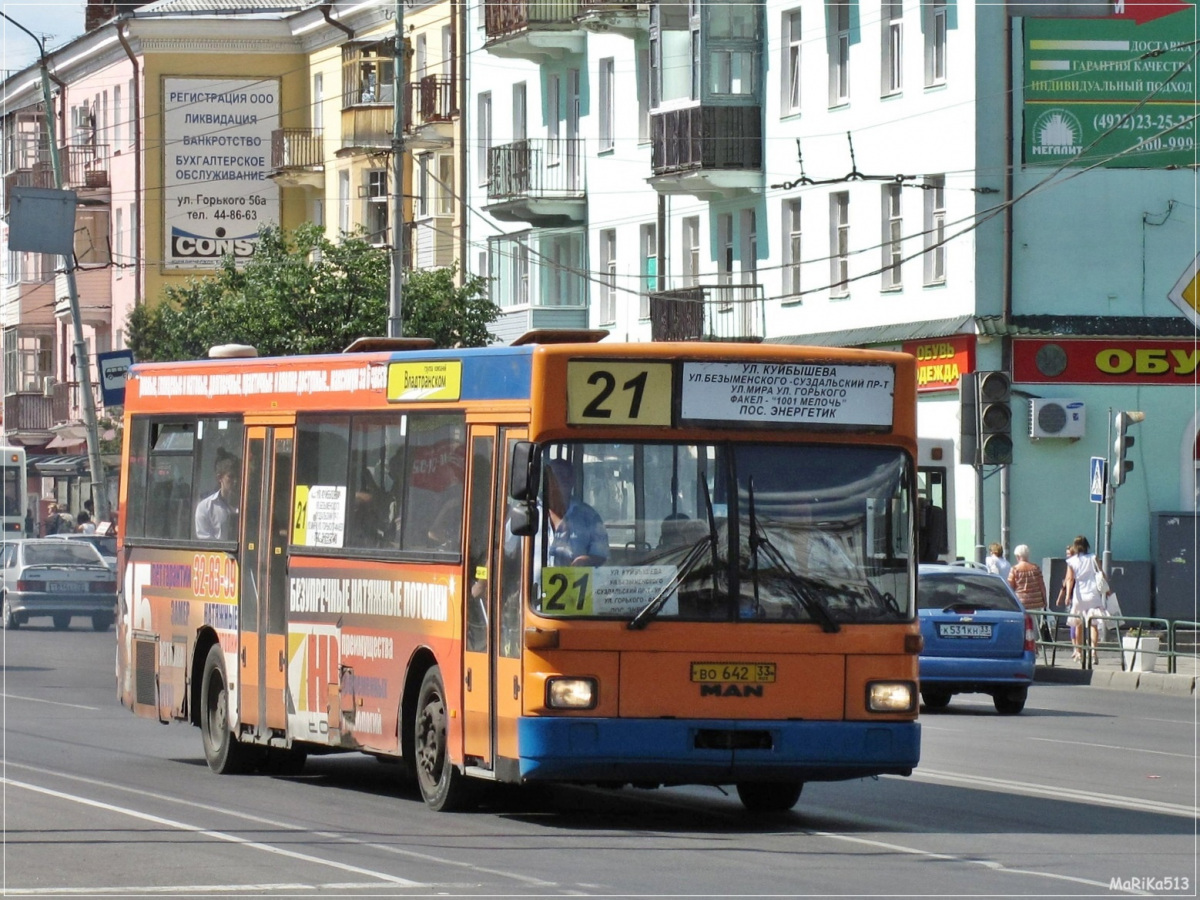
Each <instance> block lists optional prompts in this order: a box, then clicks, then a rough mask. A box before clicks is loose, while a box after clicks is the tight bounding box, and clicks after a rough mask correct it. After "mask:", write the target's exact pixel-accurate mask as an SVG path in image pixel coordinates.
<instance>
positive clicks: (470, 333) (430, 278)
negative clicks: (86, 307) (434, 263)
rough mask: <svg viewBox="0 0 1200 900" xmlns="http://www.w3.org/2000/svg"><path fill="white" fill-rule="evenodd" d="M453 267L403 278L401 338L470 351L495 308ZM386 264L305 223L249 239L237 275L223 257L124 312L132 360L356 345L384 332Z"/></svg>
mask: <svg viewBox="0 0 1200 900" xmlns="http://www.w3.org/2000/svg"><path fill="white" fill-rule="evenodd" d="M456 272H457V270H456V268H446V269H433V270H428V271H420V272H410V273H408V276H407V278H406V280H405V286H404V296H403V309H402V313H403V317H404V332H405V334H406V335H410V336H416V337H429V338H432V339H433V340H434V342H435V343H436V344H437V346H439V347H452V346H464V347H478V346H483V345H485V344H487V343H488V342H489V341H490V340H492V339H493V335H491V334H490V333H489V332H488V328H487V326H488V325H489V324H490V323H491V322H494V321H495V320H496V318H497V316H499V314H500V309H499V307H497V306H496V305H495V304H493V303H492V302H491V301H490V300H488V299H487V298H486V296H484V294H485V290H486V287H487V283H486V281H485V280H484V279H482V278H479V277H476V276H470V277H468V278H467V279H465V281H464V283H463V285H462V286H456V285H455V283H454V278H455V275H456ZM389 278H390V267H389V256H388V252H387V251H386V250H385V249H381V248H378V247H373V246H371V245H370V244H368V243H367V242H366V241H365V240H364V239H363V238H362V236H361V235H345V236H344V237H343V239H342V240H341V241H339V242H337V243H334V242H332V241H330V240H328V239H327V238H326V237H325V236H324V232H323V230H322V229H321V228H320V227H319V226H317V225H313V224H311V223H309V224H305V225H301V226H300V227H299V228H297V229H296V230H295V231H293V232H291V233H288V232H286V231H284V230H283V229H281V228H278V227H275V226H269V227H267V228H264V229H262V230H261V231H260V232H259V241H258V247H257V249H256V250H255V252H254V256H253V257H252V258H251V259H250V260H249V261H248V262H247V263H245V264H244V266H243V267H242V268H240V269H239V268H238V267H237V266H236V265H235V264H234V260H233V257H231V256H226V257H225V258H224V259H223V260H222V261H221V267H220V269H219V270H218V271H217V272H216V273H215V274H214V275H211V276H205V277H199V278H192V279H189V280H188V282H187V283H186V284H185V285H184V286H182V287H174V286H172V287H167V288H165V289H164V290H163V295H162V299H161V302H159V303H157V304H155V305H153V306H149V305H143V306H140V307H138V308H136V309H134V310H133V311H132V312H131V313H130V315H129V318H128V321H127V324H126V333H127V335H128V342H129V348H130V349H131V350H132V351H133V355H134V357H135V358H136V359H138V360H142V361H148V360H178V359H199V358H203V357H205V356H207V355H208V350H209V348H210V347H212V346H215V345H217V344H251V345H252V346H254V347H256V348H258V352H259V354H260V355H261V356H290V355H295V354H301V353H338V352H341V351H342V350H344V349H345V348H346V347H347V346H348V345H349V344H350V342H351V341H353V340H354V339H355V338H359V337H371V336H377V335H384V334H386V333H387V316H388V293H389V292H388V285H389Z"/></svg>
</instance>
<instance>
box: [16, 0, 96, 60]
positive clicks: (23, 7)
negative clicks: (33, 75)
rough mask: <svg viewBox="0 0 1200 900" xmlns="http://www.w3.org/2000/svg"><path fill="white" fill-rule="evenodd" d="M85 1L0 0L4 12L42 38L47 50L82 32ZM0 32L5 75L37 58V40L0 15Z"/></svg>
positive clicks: (59, 45)
mask: <svg viewBox="0 0 1200 900" xmlns="http://www.w3.org/2000/svg"><path fill="white" fill-rule="evenodd" d="M85 5H86V4H85V0H41V2H38V0H0V9H3V10H4V14H5V15H6V16H11V17H12V18H14V19H16V20H17V21H18V22H20V23H21V24H22V25H24V26H25V27H26V28H28V29H29V30H30V31H32V32H33V33H34V34H36V35H37V36H38V37H40V38H41V39H42V40H43V41H45V43H46V49H47V50H54V49H55V48H56V47H61V46H62V45H63V44H65V43H67V42H68V41H70V40H72V39H73V38H76V37H78V36H79V35H81V34H83V10H84V6H85ZM0 34H2V35H3V37H4V57H3V68H4V69H5V75H7V74H8V73H9V72H13V71H20V70H21V69H24V68H25V67H26V66H29V65H32V64H33V63H35V62H37V56H38V50H37V44H36V43H35V42H34V40H33V38H31V37H30V36H29V35H27V34H26V33H25V32H23V31H22V30H21V29H20V28H17V27H16V26H14V25H13V24H12V23H11V22H8V21H7V20H5V19H3V18H0Z"/></svg>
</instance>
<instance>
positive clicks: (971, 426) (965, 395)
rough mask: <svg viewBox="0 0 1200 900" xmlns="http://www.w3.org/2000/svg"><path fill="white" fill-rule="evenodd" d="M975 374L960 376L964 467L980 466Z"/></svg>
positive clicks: (961, 460)
mask: <svg viewBox="0 0 1200 900" xmlns="http://www.w3.org/2000/svg"><path fill="white" fill-rule="evenodd" d="M977 391H978V388H977V387H976V386H975V373H974V372H963V373H962V374H961V375H959V376H958V403H959V406H958V426H959V430H958V437H959V440H958V462H959V464H960V465H964V466H977V465H979V419H978V417H977V415H976V410H977V409H978V408H979V396H978V394H977V393H976V392H977Z"/></svg>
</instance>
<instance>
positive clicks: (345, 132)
mask: <svg viewBox="0 0 1200 900" xmlns="http://www.w3.org/2000/svg"><path fill="white" fill-rule="evenodd" d="M390 87H391V86H390V85H389V86H388V88H389V90H388V91H387V92H386V93H387V95H388V96H387V98H386V100H385V101H383V102H380V103H359V104H356V105H354V106H350V107H346V108H345V109H343V110H342V147H341V149H340V150H339V151H338V155H339V156H346V155H352V154H356V153H374V152H376V151H379V150H390V149H391V148H392V123H393V122H395V121H396V116H395V112H394V111H393V109H392V98H391V90H390Z"/></svg>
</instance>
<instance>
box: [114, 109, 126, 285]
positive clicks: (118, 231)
mask: <svg viewBox="0 0 1200 900" xmlns="http://www.w3.org/2000/svg"><path fill="white" fill-rule="evenodd" d="M113 99H114V102H115V100H116V98H113ZM113 235H114V240H113V243H114V244H115V246H114V247H113V260H112V261H113V268H114V269H115V270H116V271H114V272H113V278H123V277H124V274H125V210H123V209H121V207H119V206H116V207H113Z"/></svg>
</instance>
